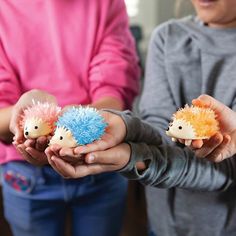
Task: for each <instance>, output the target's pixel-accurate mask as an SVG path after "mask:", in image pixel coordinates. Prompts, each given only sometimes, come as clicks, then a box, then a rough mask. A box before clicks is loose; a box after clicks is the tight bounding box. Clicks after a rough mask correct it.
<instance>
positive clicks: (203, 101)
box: [192, 94, 230, 112]
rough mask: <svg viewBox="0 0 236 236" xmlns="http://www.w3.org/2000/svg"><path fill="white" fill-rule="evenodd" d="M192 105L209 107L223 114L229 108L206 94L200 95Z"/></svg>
mask: <svg viewBox="0 0 236 236" xmlns="http://www.w3.org/2000/svg"><path fill="white" fill-rule="evenodd" d="M192 104H193V105H195V106H200V107H209V108H211V109H213V110H215V111H217V112H221V111H222V110H225V109H226V108H227V106H225V105H224V104H223V103H221V102H219V101H218V100H216V99H215V98H213V97H211V96H209V95H206V94H203V95H200V96H199V97H198V98H197V99H193V100H192ZM229 110H230V109H229Z"/></svg>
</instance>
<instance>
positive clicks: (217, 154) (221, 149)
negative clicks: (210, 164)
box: [206, 135, 232, 162]
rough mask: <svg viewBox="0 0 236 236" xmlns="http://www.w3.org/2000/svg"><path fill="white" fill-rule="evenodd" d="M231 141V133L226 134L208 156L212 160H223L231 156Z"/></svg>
mask: <svg viewBox="0 0 236 236" xmlns="http://www.w3.org/2000/svg"><path fill="white" fill-rule="evenodd" d="M230 141H231V137H230V136H229V135H224V138H223V141H222V143H221V144H220V145H219V146H218V147H217V148H216V149H215V150H214V151H213V152H212V153H210V155H208V156H207V157H206V158H207V159H208V160H210V161H214V162H221V161H223V160H224V159H226V158H229V157H231V156H232V153H231V150H230V149H229V143H230Z"/></svg>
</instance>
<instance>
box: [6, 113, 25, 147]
mask: <svg viewBox="0 0 236 236" xmlns="http://www.w3.org/2000/svg"><path fill="white" fill-rule="evenodd" d="M21 113H22V110H19V109H16V110H14V111H12V116H11V120H10V125H9V129H10V131H11V132H12V133H13V134H14V141H15V142H18V143H19V142H21V141H22V140H23V139H24V135H23V131H22V127H21V124H20V122H21Z"/></svg>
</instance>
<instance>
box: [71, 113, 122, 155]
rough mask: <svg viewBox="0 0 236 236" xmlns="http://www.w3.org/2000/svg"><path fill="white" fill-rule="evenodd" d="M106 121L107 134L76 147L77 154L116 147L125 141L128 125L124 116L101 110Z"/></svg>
mask: <svg viewBox="0 0 236 236" xmlns="http://www.w3.org/2000/svg"><path fill="white" fill-rule="evenodd" d="M101 115H102V116H103V117H104V120H105V122H106V123H107V124H108V126H107V128H106V130H105V134H104V135H103V136H102V137H101V139H99V140H97V141H95V142H93V143H91V144H87V145H84V146H79V147H77V148H75V149H74V153H75V155H79V154H86V153H89V152H93V151H102V150H106V149H108V148H111V147H114V146H116V145H117V144H119V143H121V142H123V141H124V139H125V136H126V126H125V123H124V121H123V120H122V118H121V117H120V116H118V115H115V114H113V113H111V112H105V111H103V112H101Z"/></svg>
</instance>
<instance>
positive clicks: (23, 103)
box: [9, 89, 56, 144]
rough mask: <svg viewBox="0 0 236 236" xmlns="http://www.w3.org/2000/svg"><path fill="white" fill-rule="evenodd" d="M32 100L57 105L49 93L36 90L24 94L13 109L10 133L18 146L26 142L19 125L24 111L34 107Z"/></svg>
mask: <svg viewBox="0 0 236 236" xmlns="http://www.w3.org/2000/svg"><path fill="white" fill-rule="evenodd" d="M32 100H35V101H36V102H37V101H40V102H49V103H55V104H56V99H55V97H54V96H52V95H50V94H49V93H47V92H44V91H40V90H35V89H34V90H30V91H28V92H26V93H24V94H23V95H22V96H21V97H20V99H19V100H18V102H17V103H16V104H15V105H14V107H13V110H12V115H11V120H10V125H9V128H10V131H11V132H12V133H13V134H14V135H15V136H14V141H15V143H16V144H22V143H23V142H24V141H25V139H24V135H23V131H22V129H21V128H20V125H19V124H20V119H21V115H22V113H23V110H24V109H25V108H27V107H28V106H30V105H32Z"/></svg>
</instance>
